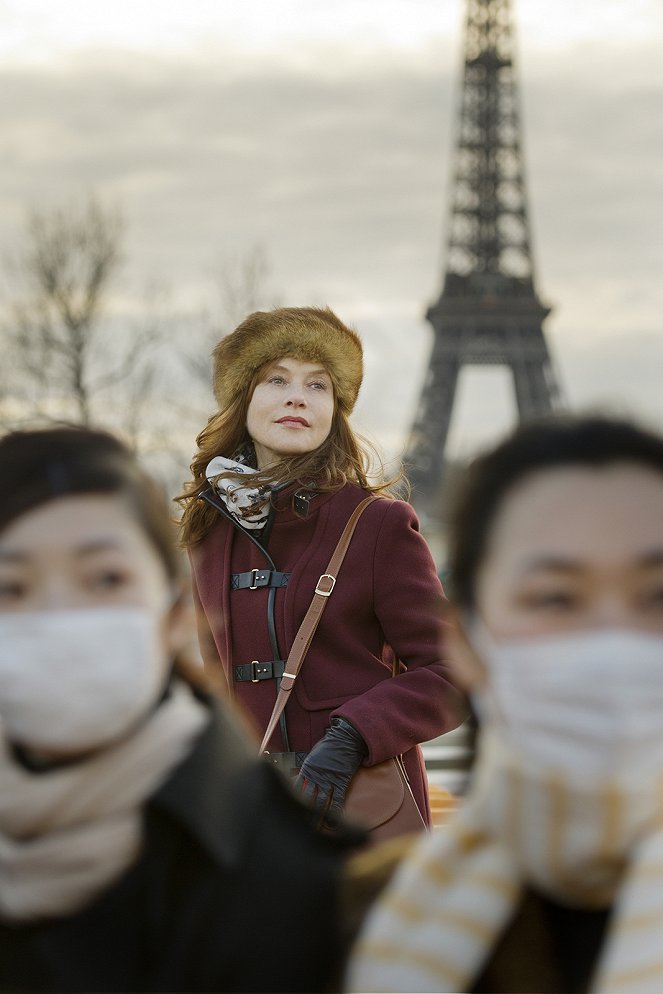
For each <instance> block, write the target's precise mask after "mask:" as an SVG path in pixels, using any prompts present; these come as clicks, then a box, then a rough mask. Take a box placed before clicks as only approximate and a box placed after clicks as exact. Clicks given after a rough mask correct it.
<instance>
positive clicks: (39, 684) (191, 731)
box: [0, 428, 344, 991]
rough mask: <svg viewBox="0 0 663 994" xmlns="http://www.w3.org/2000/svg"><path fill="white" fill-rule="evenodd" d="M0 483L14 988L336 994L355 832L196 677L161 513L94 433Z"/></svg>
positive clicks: (4, 920)
mask: <svg viewBox="0 0 663 994" xmlns="http://www.w3.org/2000/svg"><path fill="white" fill-rule="evenodd" d="M0 480H1V481H2V485H1V487H0V990H2V991H9V990H11V991H81V990H85V991H110V990H112V991H164V990H168V991H210V990H217V991H219V990H225V991H230V990H232V991H318V990H327V989H333V988H334V986H335V985H336V984H337V982H338V981H337V978H336V974H335V971H336V970H337V969H338V967H339V963H340V948H341V938H340V935H339V929H338V925H337V922H338V917H337V890H338V879H339V875H340V867H341V861H342V853H343V847H344V841H343V838H342V833H341V837H340V838H338V839H337V840H336V841H333V840H331V839H329V838H324V837H322V836H321V835H320V833H318V832H317V830H316V829H315V827H314V826H313V824H312V818H313V815H312V813H310V812H309V811H308V809H306V808H305V807H304V806H303V805H301V804H299V802H298V801H297V799H295V798H293V797H292V796H291V795H290V793H289V792H288V790H287V788H286V787H285V786H284V785H283V784H282V782H281V780H280V779H279V777H278V774H277V773H275V771H273V770H272V769H271V768H269V767H268V766H267V765H266V764H263V763H260V762H259V761H258V760H257V759H256V758H255V746H252V745H247V744H246V743H245V741H244V736H243V734H240V733H238V731H237V729H236V727H235V725H234V722H233V720H231V718H230V717H229V715H228V714H227V713H226V711H225V710H224V708H223V707H222V706H221V705H220V704H219V703H218V702H214V701H213V699H212V698H211V697H210V696H209V694H206V693H205V692H204V691H202V690H200V689H196V686H195V681H194V682H192V680H191V679H190V678H189V677H188V676H187V670H186V667H185V665H184V663H183V662H182V661H181V660H179V659H178V657H179V655H180V653H181V649H182V646H183V645H185V644H186V643H187V642H188V641H189V639H190V630H189V624H188V618H187V612H186V610H185V608H184V606H183V595H182V586H181V581H180V577H179V566H180V563H179V558H178V553H176V552H175V549H174V544H173V536H172V533H171V523H170V520H169V515H168V510H167V505H166V502H165V500H164V499H163V497H162V495H161V493H160V492H159V490H158V489H157V487H156V486H155V485H154V484H153V482H152V481H151V480H150V479H149V478H147V477H146V476H145V475H144V474H143V473H142V472H141V470H140V469H139V467H138V466H137V464H136V461H135V460H134V458H133V456H132V455H131V453H130V452H129V451H128V450H127V449H126V448H125V447H124V446H123V445H122V444H121V443H120V442H118V441H117V440H116V439H114V438H113V437H111V436H110V435H107V434H105V433H102V432H96V431H88V430H85V429H78V428H61V429H60V428H58V429H50V430H43V431H25V432H17V433H13V434H11V435H8V436H6V437H5V438H3V439H2V440H0ZM191 672H192V673H193V671H191ZM292 935H295V936H296V937H297V939H298V944H297V950H296V953H295V952H294V951H293V953H292V955H289V954H288V953H287V952H286V950H287V949H288V948H289V947H290V945H291V943H290V939H291V937H292Z"/></svg>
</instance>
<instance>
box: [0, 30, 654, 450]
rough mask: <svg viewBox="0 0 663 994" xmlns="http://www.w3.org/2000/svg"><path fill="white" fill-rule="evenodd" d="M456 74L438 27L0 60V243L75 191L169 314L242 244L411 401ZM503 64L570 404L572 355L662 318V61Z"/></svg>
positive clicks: (581, 368)
mask: <svg viewBox="0 0 663 994" xmlns="http://www.w3.org/2000/svg"><path fill="white" fill-rule="evenodd" d="M615 60H617V61H615ZM457 67H458V53H454V52H453V51H452V50H451V48H450V47H449V42H448V39H446V40H445V39H441V38H440V39H434V40H433V41H432V42H431V43H430V44H429V45H428V46H427V47H426V48H425V50H415V51H410V50H408V51H396V50H388V51H384V52H382V53H381V54H379V55H378V54H376V53H373V54H372V55H371V56H370V57H369V56H368V55H366V54H364V56H362V57H361V58H360V57H359V56H358V55H357V53H356V52H355V53H347V52H343V51H342V50H341V49H339V48H335V47H334V46H328V47H327V48H324V47H322V48H320V47H318V48H316V49H315V50H312V51H310V52H308V53H306V57H302V58H301V59H299V60H294V61H291V60H287V59H278V58H277V57H275V56H272V57H270V58H248V57H245V58H239V57H238V53H235V54H233V53H232V52H230V51H224V49H223V48H221V47H217V48H216V49H215V50H214V52H213V53H211V52H207V53H206V55H205V56H204V57H203V56H199V57H197V58H194V57H192V56H180V57H178V58H175V57H173V58H167V57H165V56H158V55H152V56H148V55H146V54H144V53H143V54H141V55H140V56H139V55H137V54H136V53H133V54H132V53H126V54H124V55H122V54H120V53H115V54H109V53H108V52H104V53H102V52H99V53H97V54H96V55H94V54H89V53H88V55H86V56H85V57H80V58H77V59H72V60H71V61H70V62H69V63H68V64H67V65H66V66H65V65H64V64H60V65H58V66H57V67H54V66H50V67H48V66H45V65H34V66H24V67H22V68H16V67H14V68H12V67H11V66H9V67H7V68H5V69H4V70H3V71H2V73H1V74H0V118H1V119H2V135H3V138H2V155H1V157H0V191H2V192H1V193H0V210H2V215H3V218H4V219H5V224H4V228H3V232H2V233H1V234H0V238H1V239H2V243H1V244H0V250H4V251H7V250H10V249H13V248H15V246H16V245H17V244H18V243H19V242H20V237H21V231H22V224H23V217H24V211H25V208H27V207H29V206H39V205H44V204H48V203H58V204H61V203H62V202H63V201H66V200H67V199H68V198H71V197H75V196H77V195H79V194H80V192H81V191H86V190H89V189H95V190H96V191H98V192H99V193H100V194H101V195H102V196H106V197H108V198H110V199H111V200H115V201H118V202H120V203H121V204H122V205H123V207H124V211H125V213H126V215H127V219H128V221H129V230H128V242H127V257H128V263H127V266H126V267H125V273H124V280H125V287H124V290H125V291H126V288H127V287H131V286H133V287H134V288H138V287H139V286H140V285H141V283H142V281H144V279H145V278H147V277H148V276H150V277H153V278H160V279H161V280H163V281H164V282H165V283H167V284H169V285H170V286H171V288H172V293H173V297H174V299H175V301H176V303H177V306H179V307H184V308H186V307H195V306H197V304H199V303H200V301H201V300H202V299H203V298H204V296H205V294H207V293H209V290H210V288H209V272H210V269H211V267H212V266H213V264H214V262H215V260H217V259H218V258H219V257H221V256H223V255H224V254H232V255H235V256H236V255H237V253H238V252H242V251H243V250H248V249H249V248H250V247H251V246H253V245H256V244H261V245H263V246H264V247H265V250H266V252H267V254H268V256H269V258H270V260H271V261H272V269H273V277H272V281H273V283H274V285H275V288H276V290H277V292H278V294H279V296H280V297H281V298H282V299H283V302H287V303H304V302H308V301H316V302H323V301H324V302H329V303H330V304H332V306H335V307H337V308H338V309H339V311H340V312H341V313H342V315H343V316H344V317H346V318H347V319H348V320H353V321H355V322H356V323H358V324H360V325H361V326H365V327H366V328H367V329H368V330H367V337H368V339H369V342H370V347H371V349H373V350H374V354H375V356H377V357H380V361H382V358H384V362H387V363H388V367H385V366H384V365H380V366H379V368H380V369H381V370H382V371H383V375H384V377H387V378H388V376H389V371H390V370H391V376H392V377H393V376H394V371H395V374H396V376H397V377H398V378H400V379H402V380H403V381H404V383H405V381H407V383H405V385H404V386H403V387H402V388H399V389H402V390H404V391H405V394H407V396H405V394H402V395H401V394H399V396H400V397H401V401H402V406H403V409H408V410H411V408H412V405H413V403H414V402H415V400H416V392H417V391H418V389H419V383H420V378H421V376H422V375H423V367H424V365H425V362H426V356H427V353H426V348H427V344H426V343H427V341H428V339H427V335H428V332H427V330H426V326H425V325H424V324H423V322H422V318H421V315H422V314H423V312H424V311H425V308H426V306H427V304H428V303H430V302H431V301H432V300H433V299H434V298H435V297H436V296H437V294H438V293H439V291H440V287H441V281H442V268H443V258H444V256H443V246H444V237H445V226H446V214H447V201H448V200H449V196H450V189H449V175H450V170H451V149H452V139H453V132H454V106H455V100H456V95H457V92H458V80H457V78H456V75H457ZM520 75H521V81H522V85H523V103H524V123H525V151H526V160H527V176H528V184H529V189H530V210H531V215H532V222H533V228H534V236H535V237H534V248H535V253H536V258H537V262H538V266H537V269H538V277H539V284H540V291H541V293H542V295H543V296H544V297H545V298H546V299H548V298H550V299H551V301H552V302H553V303H554V305H555V306H556V310H555V312H554V315H553V316H552V317H551V319H550V320H549V329H550V330H549V335H550V340H551V343H552V345H553V347H554V349H555V351H556V352H558V353H559V355H560V357H562V356H564V357H566V358H565V360H564V362H563V363H562V366H563V367H564V365H566V366H567V367H568V372H567V373H566V375H567V376H569V377H570V378H571V379H572V380H573V382H574V384H576V385H575V386H574V391H575V392H576V393H577V394H578V396H579V398H580V399H582V395H583V393H584V394H587V391H588V388H589V385H590V381H591V377H592V376H593V375H596V376H599V377H600V375H601V373H600V370H601V368H602V366H601V363H602V362H603V361H604V360H603V359H602V358H601V356H598V358H597V359H596V361H595V362H594V365H592V364H591V363H588V362H586V360H584V359H583V355H582V348H584V347H585V346H586V347H587V348H589V349H594V350H595V349H596V348H597V346H598V343H600V342H602V341H603V340H604V339H605V337H606V336H611V337H612V338H614V339H615V340H616V341H617V342H619V343H620V346H619V348H617V346H616V348H617V353H618V354H619V355H620V357H621V359H620V361H621V362H623V363H625V364H626V366H625V367H624V368H625V369H626V368H627V367H628V363H629V361H631V362H632V364H633V365H632V367H631V368H632V369H636V368H637V369H640V368H641V367H640V366H638V365H637V358H636V356H635V355H634V354H633V352H632V350H633V349H635V347H636V343H637V342H638V341H639V339H637V338H635V337H632V334H633V331H634V329H636V328H637V329H638V333H639V334H641V335H643V336H647V335H649V336H650V338H649V339H647V342H648V343H649V344H648V345H647V346H646V347H647V348H649V349H650V348H651V343H652V342H656V341H657V339H656V333H657V332H658V331H660V314H661V313H662V312H663V299H662V298H663V289H662V287H663V284H662V283H661V280H660V271H661V263H662V261H663V259H662V255H663V238H661V229H662V226H663V206H662V205H663V197H662V196H661V194H662V192H663V191H662V190H661V173H660V169H659V163H660V161H661V155H662V154H663V125H662V124H661V116H660V112H659V108H660V101H661V94H662V91H663V61H662V60H660V59H659V58H658V56H657V54H656V46H655V45H654V43H653V42H652V44H651V46H648V45H647V44H646V43H643V44H642V45H640V47H636V48H633V47H631V48H629V49H627V50H624V51H619V52H617V51H616V50H614V49H607V48H605V47H600V48H599V47H597V48H593V47H592V46H591V44H587V43H585V44H584V45H583V46H582V47H578V48H577V49H571V50H568V51H567V53H566V55H565V57H564V58H563V59H560V56H559V53H546V52H545V51H543V52H540V53H538V56H537V59H536V60H532V59H531V58H528V59H527V60H525V61H524V62H523V65H522V67H521V68H520ZM136 292H138V290H137V289H136ZM384 328H389V329H391V330H390V331H389V333H388V334H386V333H385V332H384V331H383V330H382V331H380V332H378V330H377V329H384ZM385 335H386V337H385ZM386 341H388V342H389V346H388V349H389V351H388V352H384V351H383V350H384V348H385V342H386ZM644 342H645V339H642V347H643V348H644V347H645V345H644ZM620 349H621V351H620ZM617 353H616V354H617ZM629 357H631V358H630V360H629ZM570 363H577V364H578V365H577V367H574V368H575V369H577V370H578V371H577V372H575V373H574V372H573V370H572V367H571V365H569V364H570ZM583 363H584V365H583ZM623 379H624V389H625V391H626V392H627V393H628V391H629V390H631V386H630V380H631V379H632V375H631V374H628V373H627V372H625V374H624V378H623ZM382 389H383V387H382V385H381V382H380V380H379V377H378V379H377V380H375V381H374V383H373V381H372V382H371V384H370V391H371V393H370V396H371V397H373V396H375V397H378V394H379V399H378V400H372V401H370V403H369V404H368V406H369V407H370V406H371V405H372V406H373V407H374V408H376V409H378V410H380V411H381V410H382V406H381V405H382V404H383V400H382V394H381V393H380V391H381V390H382ZM392 407H393V405H392ZM380 416H381V417H383V423H384V424H386V423H387V422H388V421H389V416H388V414H387V413H385V414H384V416H382V415H380ZM385 419H386V420H385ZM378 420H379V419H378ZM662 421H663V415H662ZM385 430H386V429H385ZM399 430H402V427H401V428H399V427H398V426H395V427H394V429H393V431H394V432H396V433H397V432H398V431H399ZM390 431H391V429H390Z"/></svg>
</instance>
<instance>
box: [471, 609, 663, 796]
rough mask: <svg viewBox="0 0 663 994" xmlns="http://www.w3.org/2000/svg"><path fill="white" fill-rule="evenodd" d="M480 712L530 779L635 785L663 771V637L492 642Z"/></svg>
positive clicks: (476, 635)
mask: <svg viewBox="0 0 663 994" xmlns="http://www.w3.org/2000/svg"><path fill="white" fill-rule="evenodd" d="M470 633H471V634H470V637H471V642H472V644H473V646H474V647H475V649H476V650H477V652H478V654H479V655H480V657H481V658H482V659H483V661H484V662H485V664H486V666H487V668H488V672H489V690H487V691H483V692H482V693H481V694H479V695H477V711H478V713H479V715H480V717H481V718H482V719H483V720H484V721H485V722H486V723H487V724H490V726H491V728H492V729H493V730H494V731H495V732H497V733H498V734H499V736H500V738H501V739H502V741H503V742H504V743H505V744H506V745H507V747H508V748H509V749H510V750H511V751H512V753H514V754H516V755H518V757H519V758H520V759H521V761H522V762H523V764H524V765H525V766H527V767H528V768H530V769H531V770H532V772H535V771H537V770H538V771H540V772H551V771H556V772H559V773H561V774H563V775H564V776H565V777H566V778H567V779H568V780H569V781H570V782H587V781H611V782H616V783H623V784H628V785H631V786H635V785H636V784H637V783H638V782H639V783H642V782H643V781H644V780H648V779H650V778H651V777H652V776H656V775H658V776H660V775H661V773H662V772H663V636H661V635H655V634H648V633H646V632H639V631H632V630H625V629H595V630H591V631H582V632H570V633H566V634H562V635H547V636H544V637H537V638H529V639H519V640H512V641H509V642H500V643H498V642H496V641H495V640H494V639H493V638H492V636H491V635H490V633H489V632H488V631H487V630H486V628H485V626H484V625H483V624H481V623H479V622H475V623H473V624H472V625H471V626H470Z"/></svg>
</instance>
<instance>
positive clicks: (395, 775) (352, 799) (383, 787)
mask: <svg viewBox="0 0 663 994" xmlns="http://www.w3.org/2000/svg"><path fill="white" fill-rule="evenodd" d="M376 499H377V498H375V497H366V498H365V499H364V500H363V501H362V502H361V504H358V505H357V507H356V508H355V509H354V511H353V512H352V514H351V515H350V518H349V520H348V522H347V524H346V526H345V528H344V529H343V533H342V534H341V537H340V539H339V541H338V545H337V546H336V548H335V550H334V553H333V555H332V557H331V559H330V560H329V565H328V566H327V572H326V573H323V574H322V576H321V577H320V579H319V580H318V583H317V585H316V588H315V592H314V594H313V600H312V601H311V604H310V605H309V608H308V611H307V612H306V615H305V616H304V620H303V621H302V623H301V625H300V626H299V630H298V632H297V634H296V636H295V639H294V641H293V643H292V647H291V649H290V652H289V653H288V658H287V660H286V664H285V668H284V672H283V676H282V678H281V685H280V687H279V692H278V696H277V698H276V704H275V705H274V710H273V711H272V714H271V717H270V719H269V722H268V724H267V728H266V729H265V734H264V735H263V739H262V742H261V744H260V754H261V755H262V754H264V752H265V750H266V747H267V746H268V745H269V741H270V739H271V737H272V735H273V734H274V729H275V728H276V725H277V724H278V721H279V718H280V717H281V715H282V713H283V710H284V708H285V706H286V704H287V703H288V699H289V697H290V694H291V692H292V688H293V687H294V685H295V680H296V678H297V674H298V673H299V670H300V668H301V665H302V663H303V662H304V657H305V655H306V653H307V651H308V649H309V646H310V645H311V642H312V640H313V636H314V634H315V631H316V628H317V627H318V623H319V621H320V618H321V617H322V612H323V611H324V609H325V606H326V604H327V601H328V599H329V597H330V595H331V593H332V591H333V589H334V586H335V585H336V579H337V576H338V571H339V569H340V567H341V563H342V562H343V559H344V557H345V553H346V552H347V550H348V546H349V545H350V539H351V538H352V535H353V533H354V530H355V527H356V525H357V522H358V521H359V518H360V516H361V515H362V513H363V511H364V509H365V508H366V507H367V506H368V505H369V504H370V503H372V501H374V500H376ZM398 666H399V663H398V660H396V659H394V661H393V669H392V674H393V675H396V672H397V669H398ZM343 813H344V814H345V816H346V817H347V818H348V819H349V820H352V821H355V822H357V823H358V824H361V825H362V826H363V827H364V828H366V829H367V830H368V831H369V833H370V841H371V842H379V841H384V840H385V839H389V838H393V837H394V836H396V835H405V834H409V833H411V832H422V831H425V829H426V824H425V822H424V819H423V817H422V815H421V812H420V810H419V806H418V805H417V802H416V800H415V798H414V794H413V793H412V788H411V787H410V782H409V780H408V776H407V773H406V770H405V765H404V763H403V758H402V756H393V757H392V758H391V759H387V760H385V761H384V762H382V763H376V764H375V765H374V766H360V767H359V769H358V770H357V772H356V774H355V775H354V777H353V778H352V782H351V784H350V787H349V788H348V792H347V794H346V797H345V804H344V807H343Z"/></svg>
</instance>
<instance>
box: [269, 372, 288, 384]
mask: <svg viewBox="0 0 663 994" xmlns="http://www.w3.org/2000/svg"><path fill="white" fill-rule="evenodd" d="M267 382H268V383H275V384H276V385H277V386H280V385H281V384H282V383H285V378H284V377H283V376H279V374H278V373H274V375H273V376H270V377H269V379H268V380H267Z"/></svg>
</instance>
